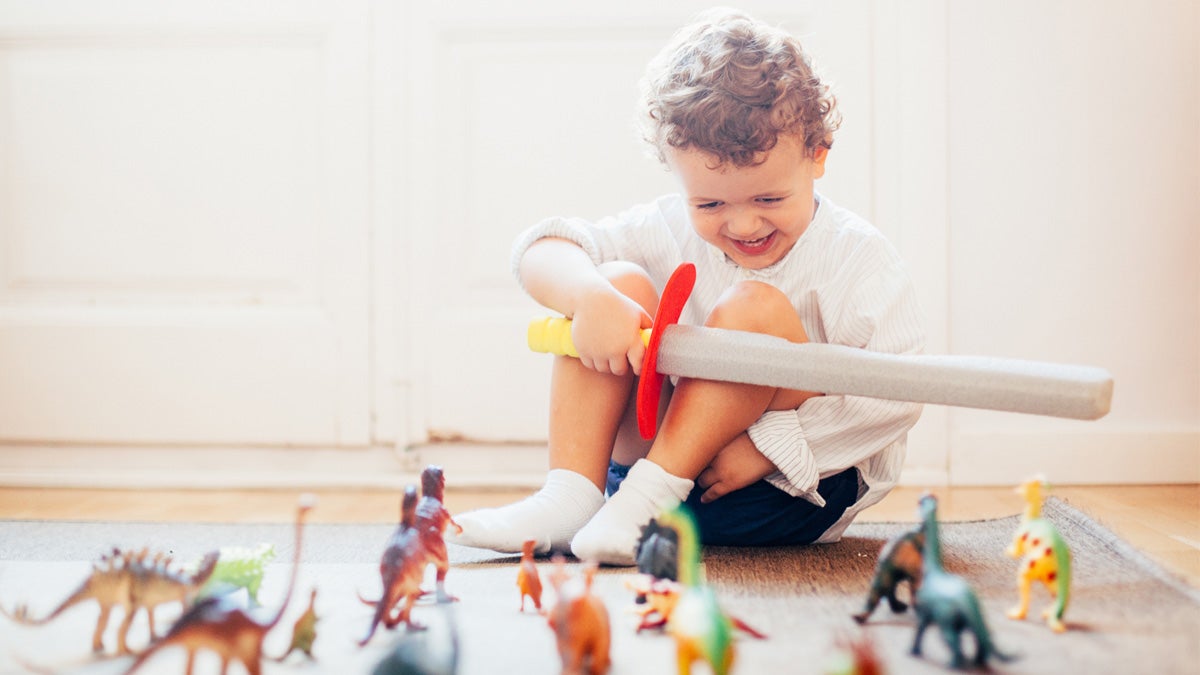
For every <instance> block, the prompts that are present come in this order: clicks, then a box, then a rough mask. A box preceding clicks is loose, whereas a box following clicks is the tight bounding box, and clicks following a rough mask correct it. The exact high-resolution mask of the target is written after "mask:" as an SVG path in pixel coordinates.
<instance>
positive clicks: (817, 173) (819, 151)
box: [812, 145, 829, 178]
mask: <svg viewBox="0 0 1200 675" xmlns="http://www.w3.org/2000/svg"><path fill="white" fill-rule="evenodd" d="M827 157H829V148H827V147H825V146H823V145H818V146H817V147H815V148H813V153H812V163H813V178H820V177H821V176H824V175H825V158H827Z"/></svg>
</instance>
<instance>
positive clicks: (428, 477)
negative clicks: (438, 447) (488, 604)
mask: <svg viewBox="0 0 1200 675" xmlns="http://www.w3.org/2000/svg"><path fill="white" fill-rule="evenodd" d="M445 496H446V476H445V474H443V473H442V467H440V466H434V465H432V464H431V465H429V466H427V467H425V470H424V471H422V472H421V501H420V503H418V504H417V530H418V531H419V532H420V537H421V547H422V548H423V549H424V550H425V560H426V562H425V563H423V564H422V565H421V570H422V572H423V571H424V569H425V567H426V566H427V565H428V564H429V563H433V564H434V566H436V567H437V589H436V593H437V596H436V597H437V601H438V602H454V601H455V600H457V598H455V597H454V596H452V595H450V594H448V593H446V572H448V571H449V570H450V556H449V554H448V553H447V552H446V539H445V534H446V527H447V526H449V525H453V526H454V528H455V529H456V530H457V531H458V533H459V534H462V527H460V526H459V524H458V523H456V522H454V518H453V517H452V516H451V515H450V512H449V511H447V510H446V507H445V505H443V503H442V502H443V500H444V499H445Z"/></svg>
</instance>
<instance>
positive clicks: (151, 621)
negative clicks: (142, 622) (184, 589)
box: [146, 607, 187, 642]
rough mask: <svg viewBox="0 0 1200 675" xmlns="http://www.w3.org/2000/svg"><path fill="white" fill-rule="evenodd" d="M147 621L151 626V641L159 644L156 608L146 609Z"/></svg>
mask: <svg viewBox="0 0 1200 675" xmlns="http://www.w3.org/2000/svg"><path fill="white" fill-rule="evenodd" d="M184 609H185V610H186V609H187V607H184ZM146 621H147V622H149V624H150V641H151V642H158V630H157V629H156V628H155V627H154V607H146Z"/></svg>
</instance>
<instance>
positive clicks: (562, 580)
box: [549, 556, 612, 675]
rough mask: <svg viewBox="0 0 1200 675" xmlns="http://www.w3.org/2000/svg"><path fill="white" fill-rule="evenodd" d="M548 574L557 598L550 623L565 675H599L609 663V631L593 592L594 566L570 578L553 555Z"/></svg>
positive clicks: (559, 558) (606, 670) (557, 557)
mask: <svg viewBox="0 0 1200 675" xmlns="http://www.w3.org/2000/svg"><path fill="white" fill-rule="evenodd" d="M554 563H555V570H554V573H553V574H551V575H550V583H551V585H552V586H554V590H555V593H556V594H557V596H558V598H557V600H556V601H555V603H554V608H553V609H551V610H550V614H549V623H550V627H551V628H553V629H554V634H555V635H556V636H557V638H558V655H559V657H560V658H561V659H562V665H563V669H562V672H563V673H564V675H565V674H567V673H570V674H572V675H574V674H575V673H587V674H588V675H602V673H606V672H608V666H609V664H610V659H609V646H610V645H611V643H612V632H611V630H610V628H609V623H608V610H607V609H606V608H605V607H604V602H603V601H601V600H600V598H599V597H597V596H596V595H595V594H593V593H592V578H593V577H594V576H595V575H596V564H595V563H589V564H587V565H585V566H584V568H583V575H582V577H581V578H573V579H572V578H569V577H568V575H567V571H566V566H565V564H564V563H563V559H562V557H561V556H555V561H554Z"/></svg>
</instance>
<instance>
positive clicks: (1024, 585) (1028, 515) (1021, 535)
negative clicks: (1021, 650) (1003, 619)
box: [1005, 477, 1071, 633]
mask: <svg viewBox="0 0 1200 675" xmlns="http://www.w3.org/2000/svg"><path fill="white" fill-rule="evenodd" d="M1045 485H1046V483H1045V481H1044V480H1043V479H1041V478H1039V477H1035V478H1031V479H1029V480H1027V481H1025V482H1024V483H1022V484H1021V485H1020V486H1018V487H1017V489H1016V492H1017V494H1019V495H1021V496H1022V497H1024V498H1025V502H1026V505H1025V517H1024V518H1023V519H1022V520H1021V527H1020V528H1018V529H1017V533H1016V535H1015V536H1014V537H1013V542H1012V545H1011V546H1009V547H1008V550H1007V551H1005V552H1006V553H1007V554H1008V555H1010V556H1012V557H1013V558H1021V557H1022V556H1024V559H1023V560H1021V565H1020V567H1018V568H1017V585H1018V588H1019V589H1020V592H1021V603H1020V604H1019V605H1017V606H1016V607H1014V608H1013V609H1011V610H1009V612H1008V618H1010V619H1024V618H1025V615H1026V614H1027V613H1028V612H1029V590H1030V586H1032V585H1033V582H1034V581H1040V582H1042V583H1043V584H1045V586H1046V588H1047V590H1049V591H1050V594H1051V595H1053V596H1054V604H1053V605H1051V606H1049V607H1047V608H1046V610H1045V611H1044V612H1042V617H1043V618H1044V619H1046V623H1047V624H1048V625H1049V626H1050V628H1051V629H1052V630H1053V631H1054V632H1055V633H1061V632H1063V631H1065V630H1066V629H1067V627H1066V624H1064V623H1063V621H1062V618H1063V614H1064V613H1065V612H1066V611H1067V601H1068V600H1069V599H1070V593H1071V551H1070V549H1068V548H1067V542H1066V541H1065V540H1063V538H1062V535H1061V534H1059V532H1058V528H1056V527H1055V526H1054V523H1051V522H1050V521H1048V520H1046V519H1045V518H1043V517H1042V489H1043V488H1044V487H1045Z"/></svg>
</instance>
